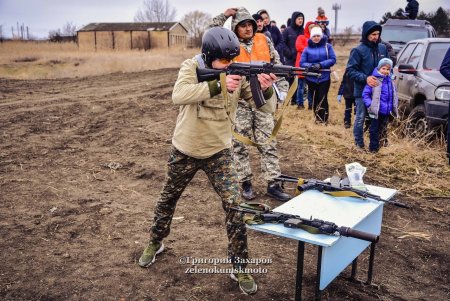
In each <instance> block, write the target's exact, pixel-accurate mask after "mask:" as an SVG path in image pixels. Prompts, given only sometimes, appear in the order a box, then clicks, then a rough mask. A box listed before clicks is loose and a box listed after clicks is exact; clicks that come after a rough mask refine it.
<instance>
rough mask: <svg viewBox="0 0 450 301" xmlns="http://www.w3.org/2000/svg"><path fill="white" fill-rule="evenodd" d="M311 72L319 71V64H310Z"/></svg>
mask: <svg viewBox="0 0 450 301" xmlns="http://www.w3.org/2000/svg"><path fill="white" fill-rule="evenodd" d="M309 69H310V70H311V71H316V72H317V71H319V70H320V64H319V63H316V64H312V65H311V67H310V68H309Z"/></svg>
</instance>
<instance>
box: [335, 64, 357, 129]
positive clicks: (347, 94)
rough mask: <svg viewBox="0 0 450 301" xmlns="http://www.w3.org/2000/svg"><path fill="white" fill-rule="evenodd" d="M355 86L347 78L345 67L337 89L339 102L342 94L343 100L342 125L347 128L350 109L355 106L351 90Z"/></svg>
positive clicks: (350, 119) (350, 122)
mask: <svg viewBox="0 0 450 301" xmlns="http://www.w3.org/2000/svg"><path fill="white" fill-rule="evenodd" d="M354 89H355V86H354V84H353V81H352V80H350V78H348V72H347V69H345V73H344V76H343V77H342V82H341V85H340V86H339V91H338V96H337V99H338V102H339V103H340V102H341V98H342V96H344V100H345V111H344V127H345V128H346V129H349V128H350V127H351V126H352V111H353V110H354V108H355V96H354V95H353V91H354Z"/></svg>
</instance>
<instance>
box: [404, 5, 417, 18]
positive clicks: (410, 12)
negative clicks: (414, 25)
mask: <svg viewBox="0 0 450 301" xmlns="http://www.w3.org/2000/svg"><path fill="white" fill-rule="evenodd" d="M406 1H407V2H408V4H407V5H406V7H405V13H406V16H407V17H408V18H409V19H411V20H415V19H416V18H417V13H418V12H419V2H417V1H416V0H406Z"/></svg>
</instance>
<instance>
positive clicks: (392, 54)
mask: <svg viewBox="0 0 450 301" xmlns="http://www.w3.org/2000/svg"><path fill="white" fill-rule="evenodd" d="M380 43H382V44H384V46H385V47H386V51H387V53H388V55H389V58H390V59H391V60H392V62H393V63H394V66H395V65H396V64H397V56H396V55H395V51H394V48H393V47H392V45H391V43H389V42H387V41H383V40H382V39H381V38H380Z"/></svg>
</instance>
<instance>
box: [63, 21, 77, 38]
mask: <svg viewBox="0 0 450 301" xmlns="http://www.w3.org/2000/svg"><path fill="white" fill-rule="evenodd" d="M61 33H62V35H64V36H75V35H76V34H77V27H76V26H75V25H74V24H73V23H72V22H67V23H66V24H64V25H63V27H62V29H61Z"/></svg>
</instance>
